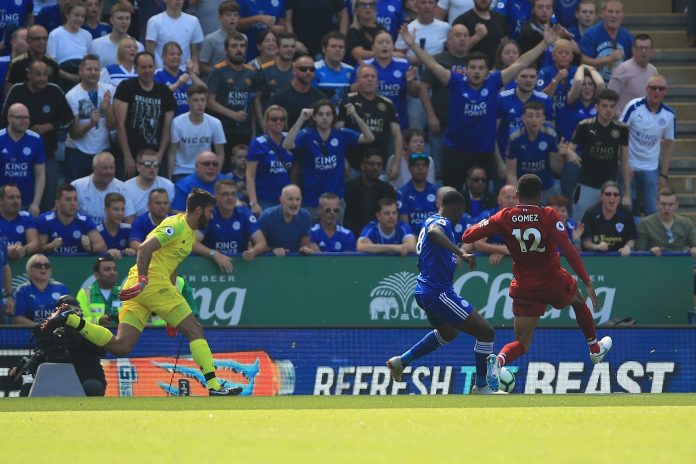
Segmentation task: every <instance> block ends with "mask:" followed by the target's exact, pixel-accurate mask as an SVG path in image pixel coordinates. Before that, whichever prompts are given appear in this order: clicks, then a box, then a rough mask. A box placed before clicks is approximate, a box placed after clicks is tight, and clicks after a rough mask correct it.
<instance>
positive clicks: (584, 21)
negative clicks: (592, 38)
mask: <svg viewBox="0 0 696 464" xmlns="http://www.w3.org/2000/svg"><path fill="white" fill-rule="evenodd" d="M575 20H576V21H575V22H576V24H575V25H574V26H570V27H569V28H568V32H570V33H571V34H573V38H574V39H575V41H576V42H578V43H580V39H582V36H583V35H585V31H587V30H588V29H589V28H590V27H592V26H594V24H595V23H596V22H597V1H596V0H580V2H578V4H577V6H576V7H575Z"/></svg>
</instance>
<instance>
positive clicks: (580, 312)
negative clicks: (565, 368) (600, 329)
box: [573, 302, 599, 353]
mask: <svg viewBox="0 0 696 464" xmlns="http://www.w3.org/2000/svg"><path fill="white" fill-rule="evenodd" d="M573 310H574V311H575V319H577V322H578V325H579V326H580V329H581V330H582V333H583V334H584V335H585V340H587V344H588V345H589V346H590V352H591V353H599V343H597V332H596V331H595V326H594V319H593V317H592V311H590V308H588V307H587V305H586V304H585V302H582V303H581V304H577V305H573Z"/></svg>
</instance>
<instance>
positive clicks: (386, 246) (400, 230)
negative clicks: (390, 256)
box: [357, 198, 416, 256]
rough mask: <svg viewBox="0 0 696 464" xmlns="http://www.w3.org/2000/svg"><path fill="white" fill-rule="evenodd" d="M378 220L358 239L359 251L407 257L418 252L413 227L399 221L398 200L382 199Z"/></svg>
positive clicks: (376, 215) (369, 225)
mask: <svg viewBox="0 0 696 464" xmlns="http://www.w3.org/2000/svg"><path fill="white" fill-rule="evenodd" d="M375 217H376V218H377V219H376V220H374V221H371V222H370V223H369V224H367V225H366V226H365V228H364V229H363V230H362V232H361V233H360V237H358V244H357V249H358V251H360V252H362V253H396V254H400V255H401V256H406V255H408V254H409V253H413V252H415V251H416V236H415V235H413V233H412V232H411V227H410V226H409V225H408V224H406V223H404V222H402V221H399V216H398V211H397V208H396V200H393V199H391V198H382V199H381V200H379V201H378V202H377V213H376V214H375Z"/></svg>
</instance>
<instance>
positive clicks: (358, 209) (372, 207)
mask: <svg viewBox="0 0 696 464" xmlns="http://www.w3.org/2000/svg"><path fill="white" fill-rule="evenodd" d="M382 166H384V162H383V161H382V154H381V153H380V152H379V151H377V150H376V149H374V148H370V149H368V150H366V151H365V154H364V155H363V161H362V163H360V176H359V177H355V178H353V179H351V180H349V181H348V182H346V195H345V202H346V213H345V219H344V221H343V225H344V226H345V227H346V228H347V229H349V230H350V231H351V232H353V234H355V235H356V236H357V235H360V232H361V231H362V230H363V228H364V227H365V226H366V225H367V223H368V222H370V221H372V220H374V219H373V218H374V217H375V214H376V213H377V202H378V201H379V200H381V199H382V198H391V199H393V200H396V192H395V191H394V188H393V187H392V186H391V185H389V184H388V183H386V182H384V181H383V180H380V178H379V176H380V173H381V172H382Z"/></svg>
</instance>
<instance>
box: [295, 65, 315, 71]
mask: <svg viewBox="0 0 696 464" xmlns="http://www.w3.org/2000/svg"><path fill="white" fill-rule="evenodd" d="M297 70H298V71H300V72H308V71H309V72H314V71H316V70H317V68H315V67H314V66H298V67H297Z"/></svg>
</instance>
